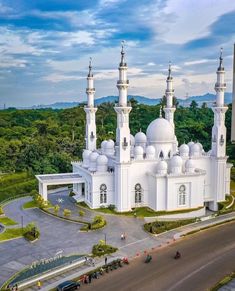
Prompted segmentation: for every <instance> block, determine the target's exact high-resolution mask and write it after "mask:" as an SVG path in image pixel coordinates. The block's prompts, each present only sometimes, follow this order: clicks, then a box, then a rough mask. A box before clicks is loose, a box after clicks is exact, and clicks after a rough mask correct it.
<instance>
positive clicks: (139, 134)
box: [135, 131, 147, 144]
mask: <svg viewBox="0 0 235 291" xmlns="http://www.w3.org/2000/svg"><path fill="white" fill-rule="evenodd" d="M146 142H147V137H146V135H145V133H143V132H142V131H140V132H137V134H136V135H135V143H136V144H138V143H146Z"/></svg>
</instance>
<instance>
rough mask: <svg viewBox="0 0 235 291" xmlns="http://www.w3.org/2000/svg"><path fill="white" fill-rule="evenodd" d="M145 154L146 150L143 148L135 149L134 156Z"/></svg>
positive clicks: (137, 147)
mask: <svg viewBox="0 0 235 291" xmlns="http://www.w3.org/2000/svg"><path fill="white" fill-rule="evenodd" d="M143 154H144V150H143V148H142V147H141V146H135V148H134V155H135V156H136V155H137V156H140V155H143Z"/></svg>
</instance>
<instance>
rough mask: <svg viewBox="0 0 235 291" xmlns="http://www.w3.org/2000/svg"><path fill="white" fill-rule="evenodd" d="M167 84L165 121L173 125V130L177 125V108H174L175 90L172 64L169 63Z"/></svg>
mask: <svg viewBox="0 0 235 291" xmlns="http://www.w3.org/2000/svg"><path fill="white" fill-rule="evenodd" d="M166 84H167V87H166V92H165V95H166V107H165V108H164V112H165V119H166V120H168V121H169V122H170V123H171V124H172V126H173V128H175V124H174V113H175V107H174V106H173V97H174V89H173V77H172V75H171V62H170V63H169V69H168V76H167V79H166Z"/></svg>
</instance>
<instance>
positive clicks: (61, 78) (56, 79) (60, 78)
mask: <svg viewBox="0 0 235 291" xmlns="http://www.w3.org/2000/svg"><path fill="white" fill-rule="evenodd" d="M81 79H85V78H84V77H79V76H76V75H63V74H57V73H52V74H50V75H47V76H45V77H43V79H42V80H44V81H48V82H52V83H60V82H65V81H66V82H67V81H76V80H81Z"/></svg>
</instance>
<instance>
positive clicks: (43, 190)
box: [36, 173, 85, 201]
mask: <svg viewBox="0 0 235 291" xmlns="http://www.w3.org/2000/svg"><path fill="white" fill-rule="evenodd" d="M36 178H37V179H38V182H39V185H38V186H39V187H38V188H39V194H40V195H41V196H42V197H43V199H44V200H45V201H47V186H48V185H65V184H81V183H85V179H84V178H82V177H81V176H80V175H79V174H76V173H65V174H48V175H36Z"/></svg>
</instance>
